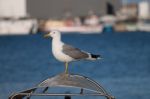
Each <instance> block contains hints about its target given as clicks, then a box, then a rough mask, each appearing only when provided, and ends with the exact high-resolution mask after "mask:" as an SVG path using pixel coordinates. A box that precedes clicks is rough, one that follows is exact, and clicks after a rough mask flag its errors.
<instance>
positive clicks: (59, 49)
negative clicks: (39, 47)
mask: <svg viewBox="0 0 150 99" xmlns="http://www.w3.org/2000/svg"><path fill="white" fill-rule="evenodd" d="M44 37H45V38H49V37H51V38H52V54H53V55H54V57H55V58H56V59H57V60H59V61H61V62H64V63H65V73H66V74H68V63H69V62H72V61H78V60H97V59H100V58H101V56H100V55H95V54H91V53H88V52H85V51H82V50H80V49H79V48H75V47H73V46H71V45H68V44H65V43H64V42H62V41H61V33H60V32H59V31H57V30H53V31H51V32H48V33H46V34H45V35H44Z"/></svg>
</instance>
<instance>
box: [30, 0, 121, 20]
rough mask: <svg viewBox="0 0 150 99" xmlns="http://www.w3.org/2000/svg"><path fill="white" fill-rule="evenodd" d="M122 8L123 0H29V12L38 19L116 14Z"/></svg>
mask: <svg viewBox="0 0 150 99" xmlns="http://www.w3.org/2000/svg"><path fill="white" fill-rule="evenodd" d="M120 7H121V0H27V12H28V13H29V14H30V16H32V17H37V18H61V17H64V16H65V14H66V13H67V14H68V13H69V14H70V15H72V16H86V15H87V14H88V12H89V11H93V12H94V13H96V14H97V15H105V14H115V12H116V11H117V10H118V9H119V8H120Z"/></svg>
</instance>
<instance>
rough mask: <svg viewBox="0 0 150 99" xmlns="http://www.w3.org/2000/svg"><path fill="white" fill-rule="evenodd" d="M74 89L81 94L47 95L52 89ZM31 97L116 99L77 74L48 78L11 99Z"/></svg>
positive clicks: (93, 82)
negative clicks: (40, 90) (40, 89)
mask: <svg viewBox="0 0 150 99" xmlns="http://www.w3.org/2000/svg"><path fill="white" fill-rule="evenodd" d="M61 86H63V87H72V88H80V89H81V92H79V93H69V94H68V93H45V92H46V91H47V90H48V88H50V87H60V88H61ZM39 88H44V90H43V91H42V93H35V92H36V90H37V89H39ZM83 90H90V92H91V93H84V92H83ZM31 96H105V97H106V98H107V99H114V97H113V96H111V95H109V94H108V93H107V92H106V90H105V89H104V88H103V87H102V86H101V85H100V84H98V83H97V82H96V81H94V80H92V79H90V78H88V77H85V76H81V75H75V74H65V73H62V74H59V75H56V76H54V77H51V78H48V79H46V80H44V81H42V82H41V83H40V84H38V85H37V86H36V87H34V88H31V89H27V90H25V91H21V92H19V93H15V94H13V95H11V96H10V97H9V99H23V98H24V97H27V99H29V98H30V97H31Z"/></svg>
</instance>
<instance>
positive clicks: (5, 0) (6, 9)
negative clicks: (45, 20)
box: [0, 0, 27, 18]
mask: <svg viewBox="0 0 150 99" xmlns="http://www.w3.org/2000/svg"><path fill="white" fill-rule="evenodd" d="M25 16H27V12H26V0H0V17H1V18H10V17H13V18H14V17H15V18H18V17H25Z"/></svg>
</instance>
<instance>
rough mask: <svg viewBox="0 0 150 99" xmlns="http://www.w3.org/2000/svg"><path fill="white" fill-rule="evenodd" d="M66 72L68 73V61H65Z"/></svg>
mask: <svg viewBox="0 0 150 99" xmlns="http://www.w3.org/2000/svg"><path fill="white" fill-rule="evenodd" d="M65 73H66V74H68V62H65Z"/></svg>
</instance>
